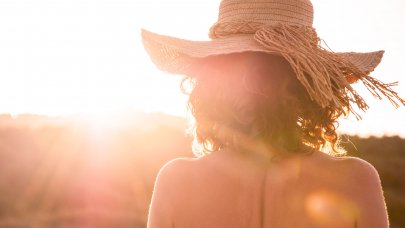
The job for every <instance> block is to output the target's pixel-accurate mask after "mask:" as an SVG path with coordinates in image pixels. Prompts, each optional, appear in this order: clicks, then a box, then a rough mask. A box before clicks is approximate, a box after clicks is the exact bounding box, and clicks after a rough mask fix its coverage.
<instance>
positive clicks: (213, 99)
mask: <svg viewBox="0 0 405 228" xmlns="http://www.w3.org/2000/svg"><path fill="white" fill-rule="evenodd" d="M200 61H201V63H200V64H198V68H196V69H193V72H194V73H192V74H191V75H189V76H186V77H185V78H184V80H183V82H182V89H183V91H184V92H185V93H187V94H189V100H188V107H189V110H190V111H191V114H192V115H193V118H194V123H193V126H192V132H193V134H194V139H195V147H194V152H195V153H196V154H197V155H203V154H206V153H212V152H216V151H219V150H221V149H224V148H230V149H233V150H243V149H249V148H246V147H250V145H251V143H250V144H248V146H246V142H254V144H260V145H264V146H265V147H272V148H281V149H283V150H285V151H288V152H289V153H303V152H304V151H305V150H303V148H304V147H308V146H309V147H312V148H314V149H318V150H328V149H329V151H328V152H329V153H330V154H332V155H342V154H344V151H343V150H342V149H341V148H339V147H338V135H337V133H336V127H337V121H336V120H337V119H338V118H339V117H340V116H341V115H342V114H343V113H341V112H338V111H337V110H335V109H333V108H329V107H326V108H322V107H320V106H319V105H318V104H317V103H316V102H314V101H313V100H311V98H310V97H309V95H308V93H307V92H306V90H305V89H304V87H303V86H302V84H301V83H300V82H299V81H298V79H297V77H296V76H295V73H294V72H293V70H292V68H291V66H290V65H289V63H288V62H287V61H286V60H285V59H284V58H283V57H281V56H276V55H270V54H265V53H260V52H244V53H236V54H228V55H219V56H212V57H208V58H205V59H203V60H200ZM187 82H188V83H187ZM187 88H189V89H187ZM348 105H349V104H348ZM347 108H349V107H347Z"/></svg>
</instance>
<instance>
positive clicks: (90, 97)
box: [0, 0, 405, 137]
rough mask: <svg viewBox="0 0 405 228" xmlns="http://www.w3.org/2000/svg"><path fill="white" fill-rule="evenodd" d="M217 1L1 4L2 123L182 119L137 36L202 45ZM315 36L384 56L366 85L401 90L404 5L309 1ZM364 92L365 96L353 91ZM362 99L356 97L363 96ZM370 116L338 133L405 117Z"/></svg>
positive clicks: (399, 123)
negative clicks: (56, 118)
mask: <svg viewBox="0 0 405 228" xmlns="http://www.w3.org/2000/svg"><path fill="white" fill-rule="evenodd" d="M219 2H220V1H219V0H211V1H208V0H173V1H170V0H70V1H65V0H1V1H0V33H1V35H0V113H13V114H19V113H27V112H29V113H38V114H47V115H65V114H72V113H77V112H87V113H97V112H104V113H105V112H110V111H117V110H128V109H137V110H143V111H161V112H166V113H170V114H177V115H184V114H185V96H184V95H182V94H181V92H180V90H179V79H180V77H177V76H174V75H165V74H164V73H161V72H159V71H158V70H157V69H156V68H155V67H154V66H153V65H152V63H151V62H150V61H149V58H148V56H147V55H146V53H145V51H144V50H143V47H142V44H141V41H140V28H141V27H144V28H148V29H150V30H152V31H155V32H159V33H162V34H168V35H174V36H179V37H183V38H189V39H207V32H208V29H209V27H210V26H211V24H212V23H213V22H215V20H216V16H217V9H218V5H219ZM313 4H314V6H315V27H316V28H317V31H318V34H319V36H320V37H321V38H322V39H324V40H326V41H327V43H328V45H329V47H331V48H332V49H333V50H334V51H359V52H366V51H374V50H380V49H383V50H386V54H385V57H384V59H383V62H382V63H381V64H380V66H379V67H378V68H377V70H376V71H375V72H374V76H376V77H378V78H380V79H382V80H384V81H386V82H391V81H398V80H399V81H402V83H400V86H399V87H397V88H396V90H397V91H399V92H400V93H401V94H402V95H403V96H405V77H404V76H405V64H404V63H403V60H404V59H405V44H404V42H403V41H404V40H405V30H404V29H403V28H405V2H404V1H403V0H386V1H381V0H340V1H335V0H314V1H313ZM361 92H363V90H361ZM362 94H364V93H362ZM364 97H365V98H366V100H367V101H369V102H368V103H369V105H370V106H371V108H370V110H369V112H368V113H366V115H363V116H364V119H363V120H362V121H360V122H356V121H354V120H353V119H352V120H349V121H344V122H342V125H341V129H342V130H343V131H349V132H351V133H358V134H362V135H367V134H374V135H382V134H401V135H402V136H403V137H405V119H404V118H403V116H405V108H401V109H399V110H395V109H394V108H393V107H391V106H390V105H389V102H375V101H377V100H375V99H374V98H372V97H370V96H364Z"/></svg>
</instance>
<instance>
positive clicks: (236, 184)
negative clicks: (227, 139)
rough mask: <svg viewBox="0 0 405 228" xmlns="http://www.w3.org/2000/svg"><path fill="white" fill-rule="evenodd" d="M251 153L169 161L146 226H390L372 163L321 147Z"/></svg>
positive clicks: (222, 154) (340, 227) (157, 189)
mask: <svg viewBox="0 0 405 228" xmlns="http://www.w3.org/2000/svg"><path fill="white" fill-rule="evenodd" d="M256 159H257V158H251V157H246V156H244V155H235V154H234V153H233V152H230V153H229V154H227V153H221V154H219V153H218V154H216V155H212V156H207V157H204V158H202V159H197V160H190V159H176V160H173V161H171V162H170V163H168V164H167V165H166V166H165V167H164V168H163V169H162V172H165V174H164V177H160V178H167V179H168V180H167V181H168V182H169V183H167V184H168V185H170V186H161V188H160V189H162V191H163V192H160V191H159V190H160V189H159V186H157V188H156V191H155V193H154V194H155V195H154V199H155V200H154V202H155V204H152V208H151V210H152V212H155V213H152V214H151V215H150V218H149V226H150V227H235V228H237V227H246V228H248V227H339V228H344V227H388V223H387V215H386V209H385V204H384V199H383V195H382V191H381V187H380V183H379V179H378V175H377V173H376V172H375V170H374V169H373V167H372V166H370V164H368V163H366V162H364V161H362V160H359V159H354V158H348V159H334V158H331V157H329V156H328V155H325V154H323V153H321V152H315V153H313V154H312V155H308V156H297V157H292V158H288V159H285V160H283V161H279V162H277V163H275V164H271V165H269V166H267V167H266V166H265V165H264V164H260V163H261V162H260V161H259V162H258V161H257V160H256ZM258 163H259V164H258ZM163 189H164V190H163ZM154 216H156V217H154Z"/></svg>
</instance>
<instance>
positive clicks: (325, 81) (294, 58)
mask: <svg viewBox="0 0 405 228" xmlns="http://www.w3.org/2000/svg"><path fill="white" fill-rule="evenodd" d="M313 16H314V13H313V6H312V3H311V2H310V1H309V0H222V2H221V4H220V7H219V16H218V21H217V22H216V23H215V24H214V25H213V26H212V27H211V28H210V30H209V37H210V38H211V40H210V41H191V40H185V39H179V38H175V37H170V36H164V35H159V34H156V33H153V32H150V31H147V30H142V40H143V44H144V47H145V49H146V51H147V52H148V54H149V56H150V58H151V60H152V61H153V62H154V63H155V64H156V66H157V67H158V68H159V69H161V70H163V71H166V72H169V73H174V74H186V75H190V74H192V70H193V69H196V66H197V67H198V65H199V64H200V62H201V60H202V59H203V58H205V57H209V56H213V55H225V54H231V53H240V52H247V51H255V52H266V53H270V54H275V55H281V56H283V57H284V58H285V59H286V60H287V61H288V62H289V63H290V65H291V66H292V68H293V70H294V71H295V73H296V75H297V78H298V80H299V81H300V82H301V83H302V84H303V86H304V87H305V88H306V90H307V92H308V94H309V95H310V97H311V99H312V100H314V101H316V102H317V103H318V104H319V105H320V106H322V107H327V106H332V107H336V108H337V109H338V110H341V111H343V112H346V111H347V110H345V107H347V106H348V104H350V106H351V103H355V104H356V105H357V106H358V107H359V108H360V109H361V110H363V111H365V110H366V109H367V108H368V106H367V104H366V102H365V101H364V100H363V98H362V97H361V96H359V95H358V94H357V92H356V91H355V90H354V89H353V88H352V87H351V85H350V84H352V83H354V82H356V81H359V80H361V81H362V82H363V83H364V85H365V86H366V87H367V89H368V90H369V91H370V92H371V93H373V95H374V96H376V97H378V98H380V99H381V96H380V95H381V94H382V95H384V96H386V97H387V98H388V99H389V100H390V101H391V103H392V104H393V105H394V106H396V107H398V106H399V104H398V103H401V104H402V105H405V102H404V100H403V99H401V98H400V97H399V96H398V95H397V93H396V92H394V91H393V90H392V89H391V88H390V87H391V86H393V85H396V83H390V84H385V83H382V82H381V81H379V80H377V79H375V78H373V77H371V76H369V74H370V72H372V71H373V70H374V69H375V67H376V66H377V65H378V64H379V63H380V61H381V58H382V56H383V54H384V51H376V52H369V53H355V52H342V53H336V52H333V51H330V50H327V49H325V48H323V47H322V46H321V44H320V43H321V42H320V41H321V39H319V38H318V36H317V33H316V31H315V29H314V28H313ZM396 100H397V101H399V102H397V101H396ZM350 111H351V112H352V113H354V114H355V115H356V117H358V118H359V117H360V116H359V115H357V113H355V112H354V111H353V110H350Z"/></svg>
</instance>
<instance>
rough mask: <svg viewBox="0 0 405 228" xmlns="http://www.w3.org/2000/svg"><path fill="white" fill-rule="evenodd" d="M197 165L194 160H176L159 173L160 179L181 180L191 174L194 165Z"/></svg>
mask: <svg viewBox="0 0 405 228" xmlns="http://www.w3.org/2000/svg"><path fill="white" fill-rule="evenodd" d="M193 163H195V159H194V158H175V159H172V160H170V161H168V162H166V163H165V164H164V165H163V166H162V168H160V170H159V173H158V178H160V179H163V178H164V179H166V178H170V179H173V178H181V177H182V176H184V175H185V174H187V173H189V172H190V169H191V167H192V164H193Z"/></svg>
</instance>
